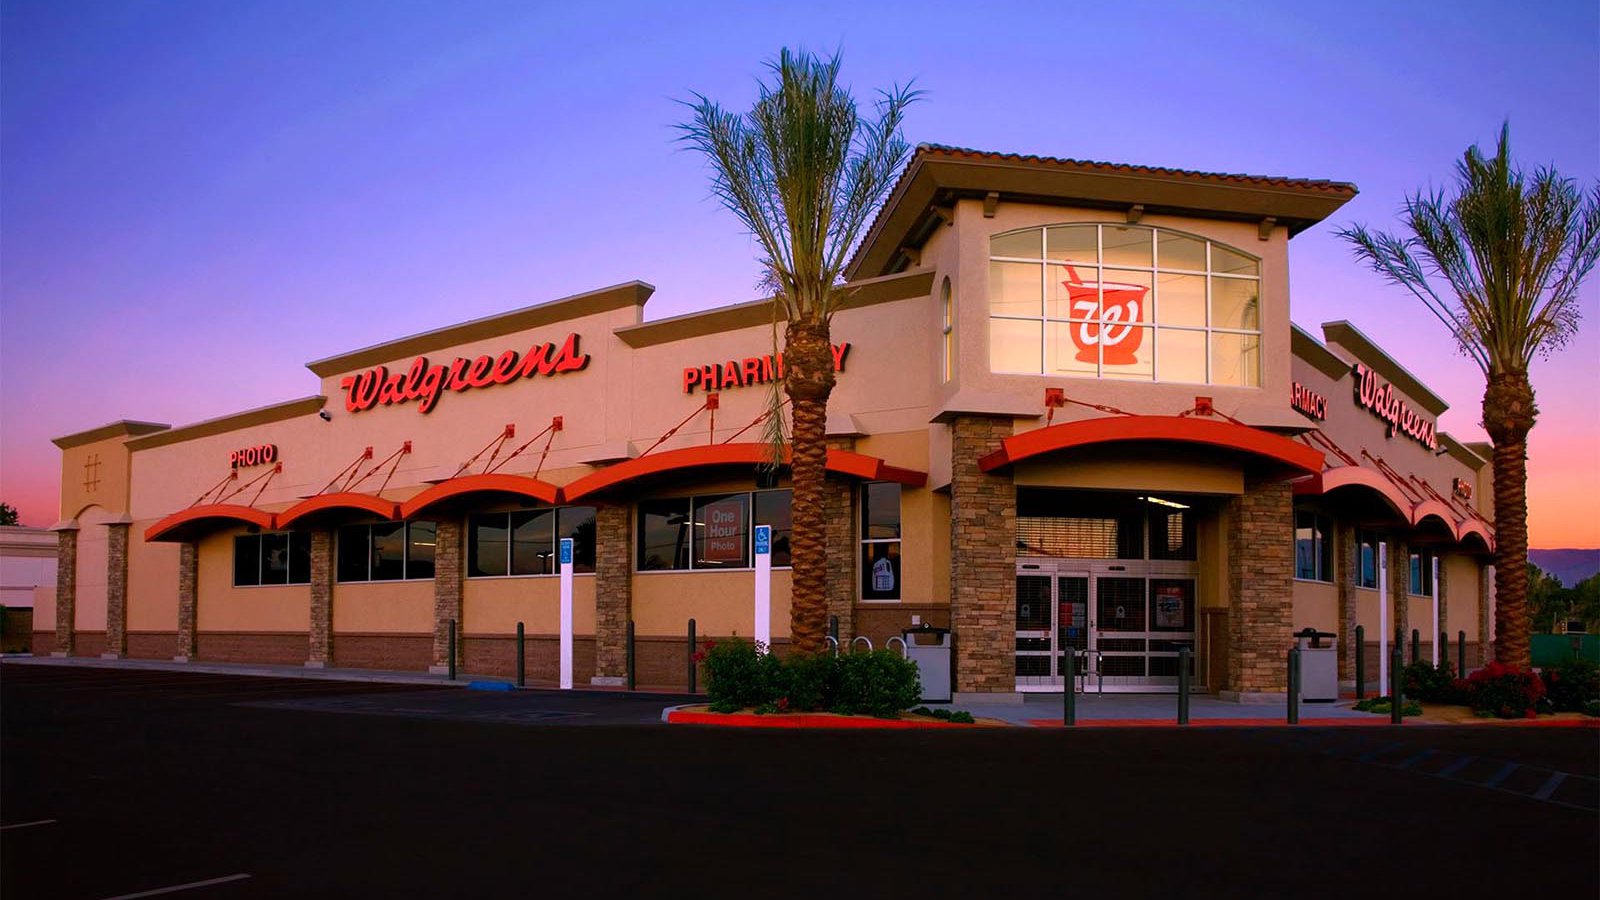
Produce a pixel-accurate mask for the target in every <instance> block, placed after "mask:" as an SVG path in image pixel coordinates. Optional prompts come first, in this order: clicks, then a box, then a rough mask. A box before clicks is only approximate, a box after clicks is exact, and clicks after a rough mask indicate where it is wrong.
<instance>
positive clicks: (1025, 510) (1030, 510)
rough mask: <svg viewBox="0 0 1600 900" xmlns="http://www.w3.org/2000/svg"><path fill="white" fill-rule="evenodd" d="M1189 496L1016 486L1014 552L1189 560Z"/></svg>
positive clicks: (1192, 524) (1193, 544)
mask: <svg viewBox="0 0 1600 900" xmlns="http://www.w3.org/2000/svg"><path fill="white" fill-rule="evenodd" d="M1196 502H1197V501H1196V500H1195V498H1193V497H1189V496H1186V495H1181V494H1162V495H1157V494H1144V495H1135V494H1121V493H1109V492H1103V491H1078V490H1067V489H1061V488H1018V489H1017V555H1018V556H1053V557H1059V558H1064V559H1161V560H1192V559H1195V558H1196V555H1197V541H1196V527H1197V526H1196V523H1197V521H1198V518H1197V514H1196V511H1195V509H1194V504H1195V503H1196Z"/></svg>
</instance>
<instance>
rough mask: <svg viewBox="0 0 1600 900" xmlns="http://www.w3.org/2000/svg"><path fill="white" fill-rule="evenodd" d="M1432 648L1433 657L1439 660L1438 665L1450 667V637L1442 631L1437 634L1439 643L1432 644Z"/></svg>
mask: <svg viewBox="0 0 1600 900" xmlns="http://www.w3.org/2000/svg"><path fill="white" fill-rule="evenodd" d="M1433 647H1434V651H1433V655H1434V657H1435V658H1437V659H1438V660H1439V665H1441V666H1447V667H1448V666H1449V665H1450V635H1448V634H1446V633H1444V632H1443V631H1441V632H1439V642H1438V643H1437V644H1434V645H1433Z"/></svg>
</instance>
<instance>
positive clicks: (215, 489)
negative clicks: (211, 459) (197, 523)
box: [189, 469, 239, 509]
mask: <svg viewBox="0 0 1600 900" xmlns="http://www.w3.org/2000/svg"><path fill="white" fill-rule="evenodd" d="M238 477H239V470H238V469H229V470H228V474H227V475H224V476H223V478H222V480H221V481H219V482H217V483H216V484H214V485H212V486H211V487H209V488H206V490H205V493H203V494H201V495H200V496H198V497H196V498H194V502H193V503H191V504H189V508H190V509H194V508H195V507H196V506H199V505H200V504H202V503H204V502H205V501H206V498H207V497H210V496H211V495H212V494H216V495H217V500H216V501H215V502H218V503H220V502H222V489H223V488H224V487H226V486H227V484H228V482H230V481H233V480H234V479H236V478H238Z"/></svg>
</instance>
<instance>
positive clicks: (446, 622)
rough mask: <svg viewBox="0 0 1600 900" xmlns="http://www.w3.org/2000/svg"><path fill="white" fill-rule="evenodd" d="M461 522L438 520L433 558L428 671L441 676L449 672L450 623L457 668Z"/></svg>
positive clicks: (458, 657) (459, 619) (458, 519)
mask: <svg viewBox="0 0 1600 900" xmlns="http://www.w3.org/2000/svg"><path fill="white" fill-rule="evenodd" d="M462 536H463V531H462V526H461V519H460V518H459V517H457V518H441V519H439V532H438V537H437V538H436V540H437V541H438V546H437V547H435V548H434V556H433V665H431V666H429V667H428V671H429V672H431V673H433V674H435V675H443V674H445V673H446V672H448V671H450V620H451V619H454V620H455V622H456V648H457V649H456V665H457V666H458V667H459V666H460V664H461V651H460V647H461V629H462V620H461V590H462V582H461V576H462V572H463V569H462V565H461V551H462Z"/></svg>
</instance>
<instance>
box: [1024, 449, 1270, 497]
mask: <svg viewBox="0 0 1600 900" xmlns="http://www.w3.org/2000/svg"><path fill="white" fill-rule="evenodd" d="M1013 474H1014V476H1015V478H1016V482H1017V484H1018V485H1029V486H1043V487H1073V488H1093V489H1110V490H1128V491H1168V492H1172V493H1182V494H1238V493H1241V492H1243V491H1244V471H1243V469H1241V468H1240V467H1239V465H1238V464H1237V463H1232V462H1227V461H1219V460H1207V459H1205V458H1203V457H1200V456H1198V455H1197V454H1194V453H1184V452H1165V453H1163V452H1152V451H1147V450H1144V449H1140V450H1137V451H1130V450H1128V449H1127V448H1126V447H1123V448H1116V447H1112V448H1103V449H1092V448H1091V449H1087V450H1086V451H1084V452H1079V453H1074V454H1072V455H1071V457H1070V458H1067V459H1061V458H1054V457H1052V458H1047V459H1046V460H1045V461H1043V462H1037V461H1034V460H1027V461H1025V462H1021V463H1018V464H1017V465H1016V466H1014V467H1013Z"/></svg>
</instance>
